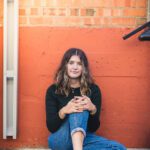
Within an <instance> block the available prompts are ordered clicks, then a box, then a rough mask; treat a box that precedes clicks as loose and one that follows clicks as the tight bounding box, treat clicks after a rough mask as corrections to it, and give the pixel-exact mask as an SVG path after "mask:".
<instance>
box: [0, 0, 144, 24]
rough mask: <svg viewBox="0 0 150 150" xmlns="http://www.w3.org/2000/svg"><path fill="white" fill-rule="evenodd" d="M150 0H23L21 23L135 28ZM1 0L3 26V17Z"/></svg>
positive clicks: (20, 9)
mask: <svg viewBox="0 0 150 150" xmlns="http://www.w3.org/2000/svg"><path fill="white" fill-rule="evenodd" d="M146 7H147V0H19V23H20V26H77V27H78V26H79V27H135V26H138V25H141V24H143V22H145V21H146ZM2 11H3V1H2V0H0V25H1V26H2V22H3V21H2V18H3V12H2Z"/></svg>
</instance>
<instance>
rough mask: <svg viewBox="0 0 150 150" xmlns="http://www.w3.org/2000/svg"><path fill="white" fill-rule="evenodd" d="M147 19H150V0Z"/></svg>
mask: <svg viewBox="0 0 150 150" xmlns="http://www.w3.org/2000/svg"><path fill="white" fill-rule="evenodd" d="M147 12H148V13H147V21H150V0H148V8H147Z"/></svg>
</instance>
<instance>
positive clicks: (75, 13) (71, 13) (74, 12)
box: [70, 8, 79, 16]
mask: <svg viewBox="0 0 150 150" xmlns="http://www.w3.org/2000/svg"><path fill="white" fill-rule="evenodd" d="M70 16H79V9H77V8H74V9H70Z"/></svg>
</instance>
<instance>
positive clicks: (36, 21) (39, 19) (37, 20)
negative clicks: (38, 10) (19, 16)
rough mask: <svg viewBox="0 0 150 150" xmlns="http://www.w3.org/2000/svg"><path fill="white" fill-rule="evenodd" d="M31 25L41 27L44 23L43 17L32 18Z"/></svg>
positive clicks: (30, 19)
mask: <svg viewBox="0 0 150 150" xmlns="http://www.w3.org/2000/svg"><path fill="white" fill-rule="evenodd" d="M29 23H30V24H31V25H39V24H42V23H43V17H30V18H29Z"/></svg>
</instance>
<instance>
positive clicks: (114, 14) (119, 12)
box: [111, 8, 123, 16]
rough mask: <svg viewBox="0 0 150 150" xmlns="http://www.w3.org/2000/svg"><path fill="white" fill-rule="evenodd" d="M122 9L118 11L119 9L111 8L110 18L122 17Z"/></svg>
mask: <svg viewBox="0 0 150 150" xmlns="http://www.w3.org/2000/svg"><path fill="white" fill-rule="evenodd" d="M122 11H123V9H120V8H118V9H117V8H113V9H112V10H111V15H112V16H122V14H123V12H122Z"/></svg>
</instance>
